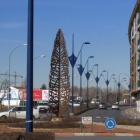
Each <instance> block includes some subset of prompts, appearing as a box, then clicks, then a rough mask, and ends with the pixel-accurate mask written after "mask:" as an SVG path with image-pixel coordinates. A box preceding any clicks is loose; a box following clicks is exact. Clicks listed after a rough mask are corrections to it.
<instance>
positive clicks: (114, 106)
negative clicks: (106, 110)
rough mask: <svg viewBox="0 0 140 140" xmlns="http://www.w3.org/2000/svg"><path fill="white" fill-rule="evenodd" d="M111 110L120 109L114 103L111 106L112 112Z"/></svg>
mask: <svg viewBox="0 0 140 140" xmlns="http://www.w3.org/2000/svg"><path fill="white" fill-rule="evenodd" d="M113 109H117V110H119V109H120V108H119V105H118V104H116V103H114V104H113V105H112V110H113Z"/></svg>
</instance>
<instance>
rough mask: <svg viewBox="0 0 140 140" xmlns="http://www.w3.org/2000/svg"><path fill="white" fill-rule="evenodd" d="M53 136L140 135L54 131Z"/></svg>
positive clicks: (130, 135) (134, 135)
mask: <svg viewBox="0 0 140 140" xmlns="http://www.w3.org/2000/svg"><path fill="white" fill-rule="evenodd" d="M55 136H76V137H79V136H90V137H91V136H93V137H94V136H95V137H97V136H107V137H109V136H110V137H140V134H132V133H55Z"/></svg>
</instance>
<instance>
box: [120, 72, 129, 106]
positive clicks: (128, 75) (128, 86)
mask: <svg viewBox="0 0 140 140" xmlns="http://www.w3.org/2000/svg"><path fill="white" fill-rule="evenodd" d="M120 74H125V75H127V76H128V78H129V85H128V88H129V104H130V108H131V85H130V81H131V80H130V79H131V77H130V76H129V75H128V74H126V73H122V72H121V73H120Z"/></svg>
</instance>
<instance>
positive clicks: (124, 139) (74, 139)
mask: <svg viewBox="0 0 140 140" xmlns="http://www.w3.org/2000/svg"><path fill="white" fill-rule="evenodd" d="M118 139H119V140H139V139H140V137H99V136H98V137H86V136H84V137H72V136H70V137H65V136H63V137H62V136H58V137H55V140H118Z"/></svg>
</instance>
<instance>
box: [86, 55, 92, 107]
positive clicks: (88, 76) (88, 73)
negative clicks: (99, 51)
mask: <svg viewBox="0 0 140 140" xmlns="http://www.w3.org/2000/svg"><path fill="white" fill-rule="evenodd" d="M89 58H94V56H89V57H88V59H87V62H86V64H87V73H86V74H85V76H86V78H87V108H89V106H88V80H89V78H90V72H89V70H88V60H89ZM85 67H86V65H85Z"/></svg>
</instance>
